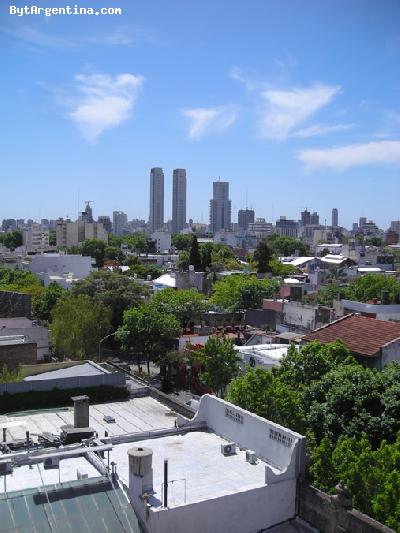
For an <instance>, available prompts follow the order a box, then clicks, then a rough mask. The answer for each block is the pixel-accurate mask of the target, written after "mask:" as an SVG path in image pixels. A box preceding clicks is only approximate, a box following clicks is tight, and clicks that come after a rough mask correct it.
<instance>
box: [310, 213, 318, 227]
mask: <svg viewBox="0 0 400 533" xmlns="http://www.w3.org/2000/svg"><path fill="white" fill-rule="evenodd" d="M310 224H311V226H319V214H318V213H317V212H316V211H314V213H313V214H312V215H311V216H310Z"/></svg>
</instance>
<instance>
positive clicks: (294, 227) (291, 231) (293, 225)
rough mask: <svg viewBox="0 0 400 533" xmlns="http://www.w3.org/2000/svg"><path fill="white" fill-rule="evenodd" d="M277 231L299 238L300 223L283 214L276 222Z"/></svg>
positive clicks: (279, 233) (286, 235)
mask: <svg viewBox="0 0 400 533" xmlns="http://www.w3.org/2000/svg"><path fill="white" fill-rule="evenodd" d="M275 229H276V233H278V235H281V236H282V237H293V238H294V239H297V237H298V233H299V225H298V223H297V222H296V221H295V220H289V219H287V218H286V217H284V216H281V217H280V218H279V220H277V221H276V224H275Z"/></svg>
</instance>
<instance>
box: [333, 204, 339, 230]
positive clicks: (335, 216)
mask: <svg viewBox="0 0 400 533" xmlns="http://www.w3.org/2000/svg"><path fill="white" fill-rule="evenodd" d="M338 226H339V212H338V210H337V207H334V208H333V209H332V227H333V228H337V227H338Z"/></svg>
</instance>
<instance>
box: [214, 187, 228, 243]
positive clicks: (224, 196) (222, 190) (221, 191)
mask: <svg viewBox="0 0 400 533" xmlns="http://www.w3.org/2000/svg"><path fill="white" fill-rule="evenodd" d="M230 227H231V201H230V199H229V182H227V181H214V183H213V198H212V200H210V231H211V232H212V233H216V232H217V231H220V230H229V229H230Z"/></svg>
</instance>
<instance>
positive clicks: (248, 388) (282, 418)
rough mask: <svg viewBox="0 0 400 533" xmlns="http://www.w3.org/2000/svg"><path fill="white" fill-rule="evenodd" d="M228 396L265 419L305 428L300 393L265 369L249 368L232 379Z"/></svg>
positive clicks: (294, 428)
mask: <svg viewBox="0 0 400 533" xmlns="http://www.w3.org/2000/svg"><path fill="white" fill-rule="evenodd" d="M227 398H228V400H229V401H230V402H232V403H234V404H235V405H238V406H239V407H242V408H243V409H247V410H248V411H251V412H252V413H255V414H257V415H259V416H262V417H264V418H266V419H267V420H271V421H273V422H276V423H277V424H281V425H283V426H285V427H289V428H291V429H293V430H295V431H302V430H303V429H304V419H303V414H302V409H301V404H300V398H299V395H298V394H297V393H296V392H295V391H294V390H292V389H290V387H288V386H287V385H286V384H285V383H283V382H282V381H281V380H280V379H279V378H278V377H276V376H274V375H273V374H272V373H271V372H270V371H268V370H264V369H263V368H250V369H248V370H247V372H246V373H245V374H244V375H242V376H239V377H238V378H236V379H235V380H234V381H232V382H231V384H230V385H229V388H228V395H227Z"/></svg>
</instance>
